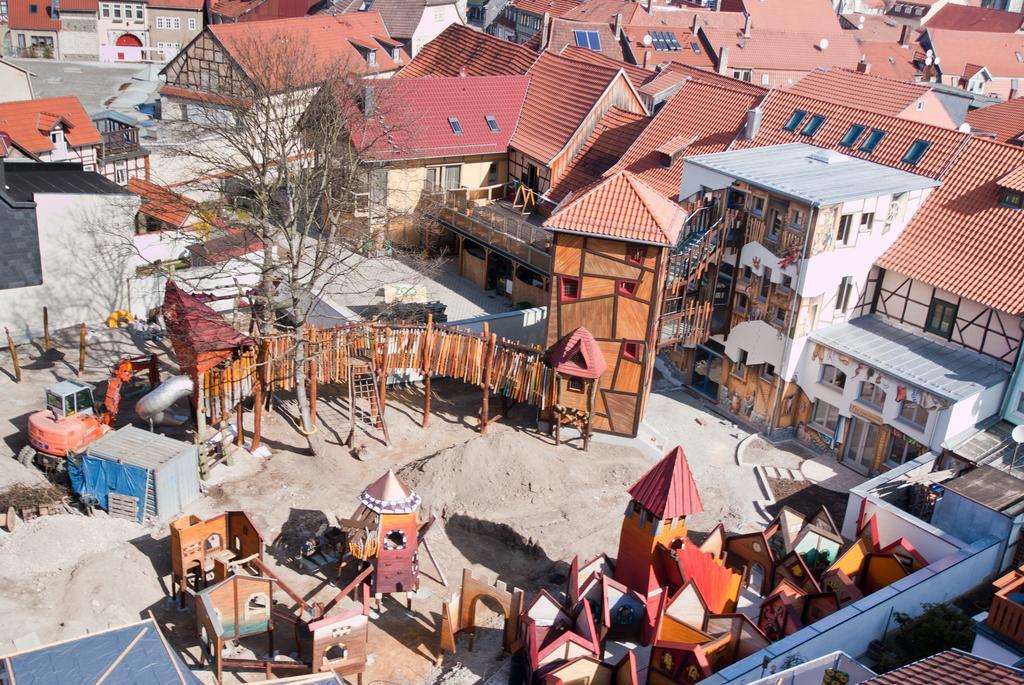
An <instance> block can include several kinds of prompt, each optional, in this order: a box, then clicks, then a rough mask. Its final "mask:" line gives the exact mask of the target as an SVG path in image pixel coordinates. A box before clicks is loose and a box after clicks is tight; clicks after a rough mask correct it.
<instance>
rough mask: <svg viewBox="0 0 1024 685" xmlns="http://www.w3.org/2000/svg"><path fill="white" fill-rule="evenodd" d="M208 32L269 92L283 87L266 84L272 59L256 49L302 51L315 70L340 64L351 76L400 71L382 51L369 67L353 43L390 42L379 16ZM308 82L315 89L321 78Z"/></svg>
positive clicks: (260, 24)
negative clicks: (378, 39) (267, 62)
mask: <svg viewBox="0 0 1024 685" xmlns="http://www.w3.org/2000/svg"><path fill="white" fill-rule="evenodd" d="M207 30H208V31H210V32H211V33H212V34H213V36H214V37H215V38H216V39H217V41H218V42H219V43H220V44H221V45H223V46H224V49H225V51H227V53H228V55H230V56H231V58H232V59H233V60H234V61H235V62H236V63H237V64H238V66H239V67H240V68H241V69H242V70H243V71H244V72H245V74H246V75H247V76H248V77H249V78H250V79H252V80H253V81H254V82H257V83H265V85H266V86H267V87H270V88H276V87H279V84H275V83H266V82H265V79H267V78H268V77H269V78H271V79H273V78H275V77H274V75H273V70H270V72H269V75H268V70H267V69H266V65H265V64H263V63H262V62H263V61H264V60H266V59H267V58H268V54H267V52H266V51H265V50H262V49H260V48H259V47H258V46H262V45H268V44H272V43H275V42H277V43H281V44H285V45H296V46H299V45H301V46H304V47H305V49H308V50H309V54H310V55H311V56H312V58H313V59H314V60H315V65H314V66H315V67H332V66H334V64H335V63H339V68H344V69H347V70H349V71H352V72H357V73H380V72H387V71H392V70H395V69H397V68H398V67H399V66H400V64H399V63H396V62H395V61H394V60H392V59H391V51H390V50H385V49H384V47H383V46H378V47H379V48H380V49H378V50H377V64H376V66H373V67H371V66H369V65H368V64H367V63H366V59H365V58H364V57H363V55H362V54H361V53H360V52H359V50H358V49H357V48H356V47H355V46H354V45H353V44H352V42H351V41H352V39H355V40H362V41H365V42H367V43H370V44H374V37H375V36H380V37H382V38H389V36H388V31H387V29H386V28H385V27H384V22H383V21H382V20H381V18H380V14H378V13H377V12H360V13H358V14H343V15H339V16H311V17H294V18H291V19H269V20H266V21H257V22H239V23H228V24H212V25H210V26H208V27H207ZM285 49H286V50H287V49H292V48H285ZM295 49H296V50H297V49H298V48H295ZM284 56H288V57H291V58H293V59H294V57H295V56H291V55H287V54H285V55H283V57H284ZM298 56H299V57H304V55H298ZM309 78H310V79H311V80H310V84H312V83H313V82H314V81H321V80H322V79H323V75H322V74H319V73H311V74H310V75H309ZM287 85H294V84H287Z"/></svg>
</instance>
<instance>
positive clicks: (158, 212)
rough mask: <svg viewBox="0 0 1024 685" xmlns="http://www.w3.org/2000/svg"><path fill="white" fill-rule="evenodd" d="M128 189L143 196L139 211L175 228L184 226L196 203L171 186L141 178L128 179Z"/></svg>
mask: <svg viewBox="0 0 1024 685" xmlns="http://www.w3.org/2000/svg"><path fill="white" fill-rule="evenodd" d="M128 190H130V191H132V192H133V193H135V194H136V195H139V196H141V197H142V206H141V207H139V211H140V212H142V213H143V214H145V215H147V216H150V217H152V218H154V219H156V220H157V221H161V222H163V223H165V224H168V225H169V226H171V227H173V228H182V227H184V226H185V223H186V222H187V221H188V219H189V217H190V216H192V210H193V208H194V207H195V205H196V203H195V201H193V200H190V199H189V198H187V197H185V196H184V195H179V194H178V193H176V192H174V191H173V190H171V189H169V188H165V187H164V186H161V185H157V184H156V183H152V182H150V181H146V180H144V179H141V178H131V179H128Z"/></svg>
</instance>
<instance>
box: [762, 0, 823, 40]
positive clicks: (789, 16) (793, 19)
mask: <svg viewBox="0 0 1024 685" xmlns="http://www.w3.org/2000/svg"><path fill="white" fill-rule="evenodd" d="M743 8H744V9H745V10H746V11H747V13H748V14H749V15H750V19H751V22H752V24H753V29H754V32H755V33H756V32H757V31H762V30H769V31H792V30H793V29H794V28H795V27H799V30H800V31H801V32H803V33H813V34H817V35H818V37H819V38H821V37H823V36H830V35H832V34H836V33H839V31H840V30H841V27H840V25H839V17H838V16H836V12H835V9H833V6H832V3H831V2H830V0H743Z"/></svg>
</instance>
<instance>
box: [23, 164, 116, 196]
mask: <svg viewBox="0 0 1024 685" xmlns="http://www.w3.org/2000/svg"><path fill="white" fill-rule="evenodd" d="M4 176H5V180H6V182H7V186H8V189H7V193H8V194H9V195H10V196H11V197H12V198H13V199H14V200H16V201H18V202H32V201H33V196H34V195H36V194H40V193H62V194H72V195H76V194H77V195H131V191H130V190H128V189H127V188H122V187H121V186H119V185H117V184H116V183H114V182H113V181H111V180H109V179H108V178H106V177H105V176H103V175H101V174H98V173H96V172H95V171H82V165H81V164H78V163H72V162H12V163H8V164H4Z"/></svg>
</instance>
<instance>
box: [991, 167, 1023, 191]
mask: <svg viewBox="0 0 1024 685" xmlns="http://www.w3.org/2000/svg"><path fill="white" fill-rule="evenodd" d="M996 183H997V184H998V185H999V187H1000V188H1008V189H1010V190H1016V191H1018V192H1024V164H1022V165H1021V166H1020V167H1018V168H1016V169H1014V170H1013V171H1011V172H1010V173H1008V174H1006V175H1005V176H1002V177H1000V178H999V179H997V180H996Z"/></svg>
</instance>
